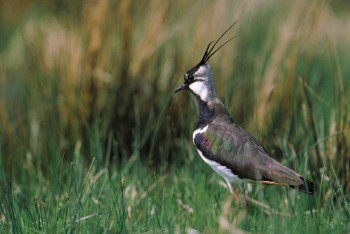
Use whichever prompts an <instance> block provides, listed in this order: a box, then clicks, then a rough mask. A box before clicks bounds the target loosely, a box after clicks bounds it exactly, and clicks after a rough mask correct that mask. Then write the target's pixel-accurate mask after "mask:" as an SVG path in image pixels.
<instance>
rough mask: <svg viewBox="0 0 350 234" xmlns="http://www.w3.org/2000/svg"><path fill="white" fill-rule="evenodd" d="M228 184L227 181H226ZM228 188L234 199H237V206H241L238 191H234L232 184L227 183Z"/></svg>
mask: <svg viewBox="0 0 350 234" xmlns="http://www.w3.org/2000/svg"><path fill="white" fill-rule="evenodd" d="M226 182H227V181H226ZM227 185H228V187H229V188H230V192H231V194H232V195H233V197H234V198H235V201H236V204H238V205H239V196H238V193H237V192H236V190H234V188H232V185H231V183H229V182H227Z"/></svg>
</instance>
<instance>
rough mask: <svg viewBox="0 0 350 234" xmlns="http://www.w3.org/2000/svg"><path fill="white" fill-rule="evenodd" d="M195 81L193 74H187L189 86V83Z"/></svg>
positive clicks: (186, 80)
mask: <svg viewBox="0 0 350 234" xmlns="http://www.w3.org/2000/svg"><path fill="white" fill-rule="evenodd" d="M193 80H194V77H193V75H192V74H188V73H186V74H185V82H186V83H188V84H189V83H191V82H193Z"/></svg>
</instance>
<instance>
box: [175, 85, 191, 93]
mask: <svg viewBox="0 0 350 234" xmlns="http://www.w3.org/2000/svg"><path fill="white" fill-rule="evenodd" d="M185 89H188V84H185V83H183V84H181V85H180V86H179V87H177V88H176V89H175V90H174V93H177V92H179V91H181V90H185Z"/></svg>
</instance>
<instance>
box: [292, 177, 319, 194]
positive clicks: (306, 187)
mask: <svg viewBox="0 0 350 234" xmlns="http://www.w3.org/2000/svg"><path fill="white" fill-rule="evenodd" d="M300 179H301V180H302V181H303V182H304V183H303V184H300V185H289V187H291V188H293V189H297V190H299V191H300V192H303V193H308V194H311V195H312V194H314V193H315V192H316V190H317V188H316V185H315V184H314V182H312V181H310V180H307V179H305V178H304V177H300Z"/></svg>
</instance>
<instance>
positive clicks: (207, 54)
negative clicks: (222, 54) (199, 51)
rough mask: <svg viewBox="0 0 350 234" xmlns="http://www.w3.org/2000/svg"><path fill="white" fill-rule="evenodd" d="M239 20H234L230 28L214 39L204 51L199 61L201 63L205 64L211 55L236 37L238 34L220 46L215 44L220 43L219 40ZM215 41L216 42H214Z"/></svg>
mask: <svg viewBox="0 0 350 234" xmlns="http://www.w3.org/2000/svg"><path fill="white" fill-rule="evenodd" d="M236 23H237V22H234V23H233V24H232V25H231V26H230V27H229V28H228V29H226V31H225V32H224V33H223V34H221V36H220V37H219V38H218V39H217V40H215V41H212V42H210V43H209V44H208V46H207V49H206V50H205V52H204V55H203V58H202V59H201V61H200V62H199V64H200V65H203V64H205V63H206V62H207V61H208V60H209V59H210V58H211V56H213V55H214V54H215V53H216V52H217V51H218V50H219V49H221V48H222V47H223V46H224V45H226V44H227V43H228V42H230V41H231V40H232V39H233V38H235V37H236V36H233V37H231V38H230V39H228V40H227V41H226V42H224V43H223V44H222V45H221V46H219V47H218V48H215V46H216V45H217V44H218V42H219V41H220V40H221V38H222V37H223V36H224V35H225V34H226V33H227V32H228V31H229V30H230V29H231V28H232V27H233V26H234V25H235V24H236ZM213 43H214V44H213Z"/></svg>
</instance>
